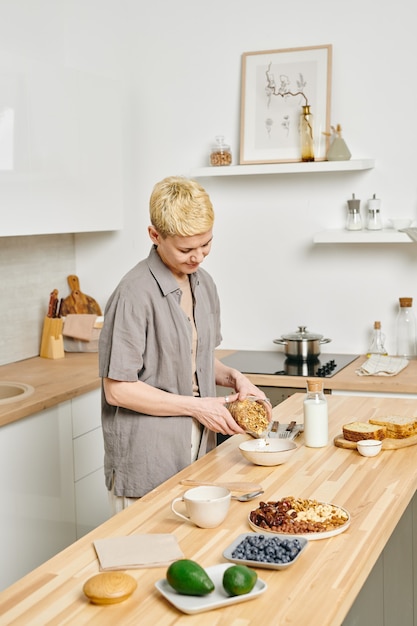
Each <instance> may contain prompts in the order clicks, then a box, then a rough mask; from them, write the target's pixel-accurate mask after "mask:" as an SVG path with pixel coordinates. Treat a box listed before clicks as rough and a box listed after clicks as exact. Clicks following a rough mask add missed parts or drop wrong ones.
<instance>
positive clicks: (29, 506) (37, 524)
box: [0, 389, 111, 590]
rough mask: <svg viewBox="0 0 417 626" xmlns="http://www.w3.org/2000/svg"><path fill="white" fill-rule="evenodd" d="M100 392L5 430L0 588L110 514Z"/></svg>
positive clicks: (0, 439) (0, 451)
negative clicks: (105, 472) (104, 463)
mask: <svg viewBox="0 0 417 626" xmlns="http://www.w3.org/2000/svg"><path fill="white" fill-rule="evenodd" d="M103 459H104V446H103V436H102V431H101V414H100V390H99V389H97V390H94V391H90V392H89V393H86V394H83V395H81V396H78V397H76V398H73V399H72V400H68V401H67V402H63V403H61V404H58V405H56V406H55V407H52V408H50V409H45V410H44V411H41V412H39V413H35V414H34V415H31V416H30V417H27V418H24V419H21V420H18V421H16V422H12V423H11V424H8V425H6V426H3V427H2V428H0V471H1V476H2V477H3V480H2V481H1V486H0V500H1V502H2V513H1V516H0V554H1V555H2V563H3V566H2V567H1V568H0V590H1V589H4V588H5V587H7V586H9V585H10V584H12V583H13V582H15V581H16V580H17V579H19V578H21V577H22V576H24V575H25V574H27V573H28V572H29V571H31V570H32V569H34V568H35V567H37V566H38V565H40V564H41V563H43V562H44V561H46V560H47V559H49V558H51V557H52V556H54V555H55V554H56V553H57V552H60V551H61V550H63V549H64V548H66V547H67V546H69V545H70V544H71V543H73V542H74V541H75V540H76V539H78V538H79V537H81V536H82V535H85V534H86V533H87V532H89V531H90V530H92V529H93V528H95V527H96V526H98V525H99V524H101V523H102V522H104V521H105V520H106V519H108V518H109V517H110V515H111V511H110V506H109V503H108V493H107V489H106V486H105V483H104V470H103Z"/></svg>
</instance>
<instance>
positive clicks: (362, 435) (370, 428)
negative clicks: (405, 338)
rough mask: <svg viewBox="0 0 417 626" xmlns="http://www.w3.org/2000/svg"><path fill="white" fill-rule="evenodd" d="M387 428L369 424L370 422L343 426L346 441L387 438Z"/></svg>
mask: <svg viewBox="0 0 417 626" xmlns="http://www.w3.org/2000/svg"><path fill="white" fill-rule="evenodd" d="M386 436H387V435H386V428H385V426H379V425H374V424H369V423H368V422H351V423H350V424H345V425H344V426H343V437H344V439H346V441H361V439H378V440H379V441H382V440H383V439H385V437H386Z"/></svg>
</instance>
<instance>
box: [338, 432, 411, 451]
mask: <svg viewBox="0 0 417 626" xmlns="http://www.w3.org/2000/svg"><path fill="white" fill-rule="evenodd" d="M333 443H334V445H335V446H337V447H338V448H345V449H346V450H356V443H355V442H354V441H348V440H347V439H345V438H344V437H343V435H338V436H337V437H335V438H334V440H333ZM416 444H417V435H414V436H413V437H406V438H405V439H390V438H389V437H387V438H386V439H383V440H382V449H383V450H399V449H400V448H408V447H409V446H415V445H416Z"/></svg>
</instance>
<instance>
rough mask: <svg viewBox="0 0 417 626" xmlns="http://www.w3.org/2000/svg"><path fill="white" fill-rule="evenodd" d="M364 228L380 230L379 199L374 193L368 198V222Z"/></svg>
mask: <svg viewBox="0 0 417 626" xmlns="http://www.w3.org/2000/svg"><path fill="white" fill-rule="evenodd" d="M366 228H367V229H368V230H382V220H381V200H379V199H378V198H377V197H376V195H375V194H374V196H373V198H370V199H369V200H368V222H367V224H366Z"/></svg>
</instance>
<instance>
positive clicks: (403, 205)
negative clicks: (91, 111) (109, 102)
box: [0, 0, 417, 353]
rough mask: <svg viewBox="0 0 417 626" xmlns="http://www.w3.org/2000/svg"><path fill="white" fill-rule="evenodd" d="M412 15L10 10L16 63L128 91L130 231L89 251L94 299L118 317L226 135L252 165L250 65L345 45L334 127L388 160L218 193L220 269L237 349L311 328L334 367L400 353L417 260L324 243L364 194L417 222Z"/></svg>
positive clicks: (66, 5) (120, 4)
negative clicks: (243, 148) (171, 190)
mask: <svg viewBox="0 0 417 626" xmlns="http://www.w3.org/2000/svg"><path fill="white" fill-rule="evenodd" d="M412 8H413V5H412V2H411V0H400V1H399V2H397V3H395V4H394V5H392V8H390V9H389V10H388V9H383V8H380V9H379V10H378V12H376V10H375V3H374V2H372V1H371V0H351V1H350V2H349V3H342V4H341V3H337V4H335V3H334V2H331V1H329V0H316V1H315V2H313V1H311V2H307V1H306V0H293V2H291V3H289V2H283V1H282V0H281V1H279V0H278V1H272V0H258V1H257V2H256V3H255V2H252V1H251V0H211V2H209V3H206V4H205V5H203V4H202V3H197V2H195V0H176V2H175V3H172V2H171V1H170V0H152V2H147V3H145V2H144V1H143V0H55V1H54V0H3V1H2V2H0V52H1V48H2V47H5V48H6V49H8V50H11V51H13V50H16V51H20V53H22V54H23V53H24V54H36V55H39V56H40V57H43V58H47V57H50V55H53V56H54V58H55V60H57V59H61V60H62V63H63V64H67V65H68V66H70V67H77V68H80V69H84V70H88V71H92V72H97V73H99V74H104V75H108V76H111V77H117V78H119V79H120V80H121V81H122V82H123V83H124V85H125V88H126V95H127V98H126V111H125V136H124V141H125V162H124V191H125V197H124V203H125V206H124V211H125V227H124V229H123V231H120V232H117V233H107V234H93V235H87V234H83V235H77V236H76V239H75V241H76V271H77V273H78V275H79V276H80V278H81V284H82V289H83V291H85V292H86V293H89V294H91V295H93V296H94V297H95V298H96V299H98V300H99V302H101V304H104V303H105V301H106V299H107V297H108V296H109V295H110V293H111V291H112V289H113V288H114V287H115V285H116V283H117V282H118V280H119V278H120V277H121V276H122V275H123V274H124V273H125V272H126V271H127V270H128V269H129V268H130V267H131V266H132V265H133V264H134V263H136V262H137V261H138V260H139V259H140V258H142V257H143V256H145V255H146V254H147V253H148V250H149V247H150V242H149V240H148V238H147V233H146V227H147V224H148V213H147V210H148V209H147V207H148V198H149V194H150V192H151V189H152V186H153V184H154V183H155V182H156V181H157V180H159V179H161V178H162V177H164V176H167V175H170V174H187V173H188V172H189V170H190V169H191V168H193V167H198V166H200V165H206V163H207V158H208V153H209V148H210V145H211V143H212V142H213V140H214V136H215V135H217V134H224V135H225V136H226V138H227V140H228V142H229V143H230V144H231V146H232V151H233V155H234V158H235V162H237V158H238V152H239V132H240V119H239V109H240V64H241V54H242V53H243V52H246V51H256V50H268V49H280V48H287V47H298V46H313V45H317V44H327V43H331V44H332V45H333V72H332V115H331V121H332V124H337V123H340V124H342V126H343V129H344V137H345V140H346V142H347V144H348V146H349V148H350V150H351V152H352V157H353V158H360V157H374V158H375V159H376V167H375V169H374V170H370V171H366V172H354V173H351V174H349V173H337V174H318V175H312V174H308V175H288V176H262V177H252V176H249V177H238V178H230V179H229V178H227V179H226V178H225V179H214V178H208V179H204V180H203V181H202V182H203V184H204V185H205V187H206V188H207V190H208V191H209V193H210V195H211V197H212V200H213V201H214V205H215V209H216V225H215V240H214V245H213V249H212V252H211V255H210V257H209V258H208V259H207V260H206V262H205V267H206V268H207V269H208V270H209V271H210V272H211V273H212V275H213V276H214V278H215V280H216V282H217V284H218V288H219V292H220V296H221V300H222V311H223V314H222V318H223V337H224V341H223V344H222V345H223V347H225V348H246V349H274V345H273V343H272V340H273V339H274V338H276V337H278V336H280V335H281V334H282V333H285V332H289V331H293V330H295V329H296V328H297V326H298V325H299V324H305V325H307V327H308V328H309V329H310V330H312V331H315V332H320V333H322V334H323V335H325V336H327V337H331V338H332V340H333V341H332V343H331V344H329V346H326V351H329V352H330V351H335V352H358V353H362V352H364V351H365V350H366V348H367V343H368V334H369V332H370V330H371V328H372V325H373V322H374V320H376V319H380V320H381V321H382V325H383V329H384V331H385V332H386V333H387V336H388V337H387V348H388V349H389V350H390V349H391V351H393V350H394V347H395V343H394V320H395V314H396V310H397V302H398V297H399V296H406V295H407V296H413V297H415V298H416V308H417V285H416V281H415V278H414V277H415V273H416V272H415V270H416V262H417V247H416V245H414V244H405V245H400V244H395V245H392V244H391V245H382V244H381V245H380V244H378V245H343V246H342V245H328V246H327V245H326V246H317V245H316V246H314V245H313V243H312V238H313V235H314V233H315V232H316V231H320V230H323V229H324V228H326V227H330V228H331V227H333V228H337V227H343V225H344V221H345V212H346V200H347V199H348V198H350V197H351V194H352V193H355V194H356V197H357V198H361V199H362V200H363V203H364V205H365V201H366V199H368V198H369V197H372V195H373V194H374V193H376V194H377V196H378V197H380V198H381V199H382V212H383V217H384V219H385V220H386V219H388V218H389V217H392V216H394V215H396V216H403V215H406V216H410V217H413V218H416V217H417V215H416V211H417V197H416V195H417V192H416V185H415V175H414V170H415V141H416V137H415V134H416V133H415V129H414V125H413V115H414V111H413V102H414V95H415V92H416V87H415V85H414V79H413V76H414V60H415V58H416V52H417V41H416V38H415V36H414V20H413V14H412ZM0 210H1V208H0ZM0 243H1V242H0ZM71 271H72V268H71V269H70V271H69V272H68V273H71Z"/></svg>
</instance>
